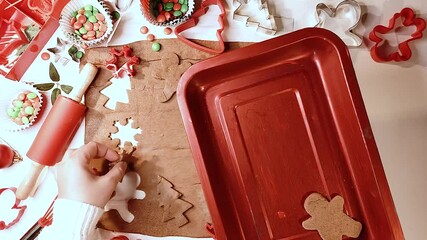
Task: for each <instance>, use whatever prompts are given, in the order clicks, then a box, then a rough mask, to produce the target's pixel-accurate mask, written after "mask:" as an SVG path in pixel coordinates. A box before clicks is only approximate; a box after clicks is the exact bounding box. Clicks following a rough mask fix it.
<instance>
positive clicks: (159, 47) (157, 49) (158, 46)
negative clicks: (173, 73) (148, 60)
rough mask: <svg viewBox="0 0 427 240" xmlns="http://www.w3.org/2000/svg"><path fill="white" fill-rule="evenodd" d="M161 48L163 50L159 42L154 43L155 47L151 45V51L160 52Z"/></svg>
mask: <svg viewBox="0 0 427 240" xmlns="http://www.w3.org/2000/svg"><path fill="white" fill-rule="evenodd" d="M161 48H162V46H161V45H160V43H158V42H155V43H153V45H151V49H153V51H155V52H158V51H160V49H161Z"/></svg>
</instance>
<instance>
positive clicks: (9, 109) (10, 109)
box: [7, 108, 18, 118]
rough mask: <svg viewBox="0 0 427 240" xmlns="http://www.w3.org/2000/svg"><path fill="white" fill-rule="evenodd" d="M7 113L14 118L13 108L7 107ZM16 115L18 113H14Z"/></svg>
mask: <svg viewBox="0 0 427 240" xmlns="http://www.w3.org/2000/svg"><path fill="white" fill-rule="evenodd" d="M7 115H8V116H9V117H12V118H15V117H14V115H15V111H14V110H13V108H8V109H7ZM16 115H18V114H16Z"/></svg>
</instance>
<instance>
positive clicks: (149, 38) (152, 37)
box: [147, 34, 155, 42]
mask: <svg viewBox="0 0 427 240" xmlns="http://www.w3.org/2000/svg"><path fill="white" fill-rule="evenodd" d="M154 38H155V37H154V35H153V34H148V35H147V40H148V41H150V42H152V41H154Z"/></svg>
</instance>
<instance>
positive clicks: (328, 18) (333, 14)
mask: <svg viewBox="0 0 427 240" xmlns="http://www.w3.org/2000/svg"><path fill="white" fill-rule="evenodd" d="M361 15H362V10H361V8H360V5H359V3H358V2H356V1H354V0H345V1H342V2H340V3H339V4H338V5H337V7H336V8H334V9H332V8H330V7H328V6H327V5H326V4H324V3H319V4H317V6H316V19H317V24H316V25H315V27H319V28H324V29H327V30H329V31H331V32H333V33H335V34H336V35H338V36H339V37H340V38H341V39H342V40H343V41H344V43H345V44H346V45H347V46H351V47H358V46H360V45H362V39H361V38H360V37H359V36H357V35H356V34H354V33H353V32H352V30H353V29H354V28H356V27H357V25H358V24H359V22H360V18H361Z"/></svg>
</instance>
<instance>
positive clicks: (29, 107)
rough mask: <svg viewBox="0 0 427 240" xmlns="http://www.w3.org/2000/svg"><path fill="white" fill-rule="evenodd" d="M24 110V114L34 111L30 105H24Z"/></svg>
mask: <svg viewBox="0 0 427 240" xmlns="http://www.w3.org/2000/svg"><path fill="white" fill-rule="evenodd" d="M24 112H25V113H26V114H29V115H33V113H34V108H33V107H31V106H28V107H26V108H25V109H24Z"/></svg>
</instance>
